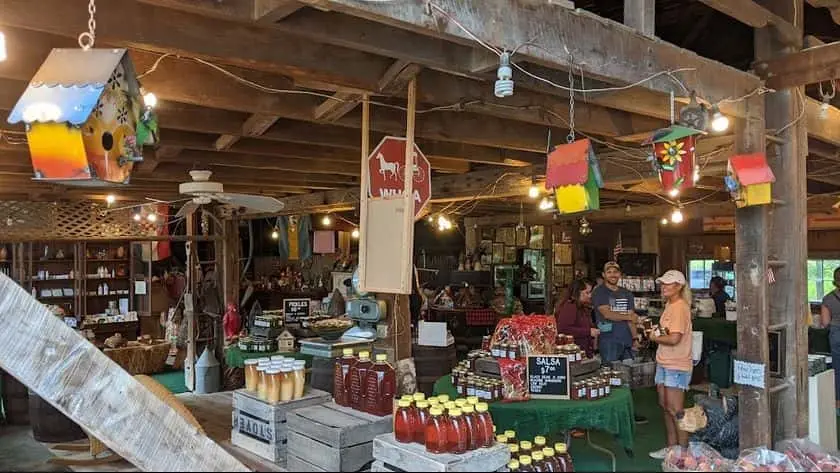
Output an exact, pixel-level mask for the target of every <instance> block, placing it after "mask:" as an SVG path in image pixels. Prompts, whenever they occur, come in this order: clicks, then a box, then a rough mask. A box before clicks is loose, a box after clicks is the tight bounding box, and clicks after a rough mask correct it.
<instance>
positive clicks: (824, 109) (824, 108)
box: [820, 98, 829, 119]
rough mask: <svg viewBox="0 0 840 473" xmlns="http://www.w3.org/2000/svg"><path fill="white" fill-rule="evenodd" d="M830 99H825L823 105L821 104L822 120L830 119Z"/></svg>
mask: <svg viewBox="0 0 840 473" xmlns="http://www.w3.org/2000/svg"><path fill="white" fill-rule="evenodd" d="M828 107H829V105H828V99H827V98H825V99H823V103H821V104H820V118H822V119H826V118H828Z"/></svg>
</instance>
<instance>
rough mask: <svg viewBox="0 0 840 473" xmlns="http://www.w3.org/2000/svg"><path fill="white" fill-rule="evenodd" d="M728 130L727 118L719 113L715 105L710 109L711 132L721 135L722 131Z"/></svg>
mask: <svg viewBox="0 0 840 473" xmlns="http://www.w3.org/2000/svg"><path fill="white" fill-rule="evenodd" d="M728 129H729V118H727V116H726V115H724V114H722V113H720V109H718V107H717V105H715V106H714V107H712V131H715V132H717V133H723V132H724V131H726V130H728Z"/></svg>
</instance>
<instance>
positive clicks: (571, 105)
mask: <svg viewBox="0 0 840 473" xmlns="http://www.w3.org/2000/svg"><path fill="white" fill-rule="evenodd" d="M573 64H574V60H573V59H572V56H571V55H570V56H569V136H567V137H566V141H567V142H569V143H572V142H573V141H575V75H574V73H572V69H574V66H573Z"/></svg>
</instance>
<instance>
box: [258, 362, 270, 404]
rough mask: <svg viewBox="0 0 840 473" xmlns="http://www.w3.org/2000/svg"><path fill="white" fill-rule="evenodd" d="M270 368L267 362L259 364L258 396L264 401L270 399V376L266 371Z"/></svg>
mask: <svg viewBox="0 0 840 473" xmlns="http://www.w3.org/2000/svg"><path fill="white" fill-rule="evenodd" d="M270 368H271V367H270V366H268V365H267V364H261V365H257V397H259V398H260V399H262V400H263V401H265V400H267V399H268V378H267V377H266V375H265V371H266V370H267V369H270Z"/></svg>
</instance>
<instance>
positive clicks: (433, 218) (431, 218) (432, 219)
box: [429, 215, 435, 223]
mask: <svg viewBox="0 0 840 473" xmlns="http://www.w3.org/2000/svg"><path fill="white" fill-rule="evenodd" d="M434 222H435V217H434V216H432V215H429V223H434Z"/></svg>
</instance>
